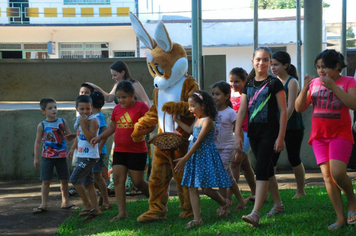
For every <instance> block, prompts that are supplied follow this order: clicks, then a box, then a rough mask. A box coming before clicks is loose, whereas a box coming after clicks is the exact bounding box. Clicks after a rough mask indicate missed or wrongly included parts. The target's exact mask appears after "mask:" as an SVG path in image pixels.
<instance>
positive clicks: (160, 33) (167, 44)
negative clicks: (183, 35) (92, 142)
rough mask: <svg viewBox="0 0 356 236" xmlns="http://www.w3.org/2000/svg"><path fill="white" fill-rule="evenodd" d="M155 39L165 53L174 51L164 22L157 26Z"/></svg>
mask: <svg viewBox="0 0 356 236" xmlns="http://www.w3.org/2000/svg"><path fill="white" fill-rule="evenodd" d="M155 39H156V41H157V44H158V46H160V47H161V48H162V49H163V51H165V52H170V51H172V48H173V43H172V41H171V39H170V37H169V35H168V32H167V29H166V27H165V26H164V24H163V23H162V21H160V22H158V24H157V26H156V30H155Z"/></svg>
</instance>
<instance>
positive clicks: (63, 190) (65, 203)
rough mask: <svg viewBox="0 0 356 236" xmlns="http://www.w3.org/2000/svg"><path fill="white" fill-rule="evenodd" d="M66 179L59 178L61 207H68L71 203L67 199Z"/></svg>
mask: <svg viewBox="0 0 356 236" xmlns="http://www.w3.org/2000/svg"><path fill="white" fill-rule="evenodd" d="M68 181H69V180H68V179H61V180H60V182H61V195H62V204H61V207H69V206H71V205H72V203H71V202H70V201H69V194H68V191H69V187H68Z"/></svg>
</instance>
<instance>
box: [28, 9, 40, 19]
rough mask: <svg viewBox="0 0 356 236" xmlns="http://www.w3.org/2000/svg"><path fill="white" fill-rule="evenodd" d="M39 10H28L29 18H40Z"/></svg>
mask: <svg viewBox="0 0 356 236" xmlns="http://www.w3.org/2000/svg"><path fill="white" fill-rule="evenodd" d="M38 15H39V14H38V8H26V16H27V17H38Z"/></svg>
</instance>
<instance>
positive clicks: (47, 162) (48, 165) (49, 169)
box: [40, 157, 69, 180]
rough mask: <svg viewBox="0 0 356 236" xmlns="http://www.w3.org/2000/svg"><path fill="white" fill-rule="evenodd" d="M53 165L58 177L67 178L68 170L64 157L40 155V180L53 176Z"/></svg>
mask: <svg viewBox="0 0 356 236" xmlns="http://www.w3.org/2000/svg"><path fill="white" fill-rule="evenodd" d="M54 167H56V172H57V176H58V179H69V170H68V164H67V159H66V158H44V157H42V167H41V177H40V180H51V179H52V178H53V168H54Z"/></svg>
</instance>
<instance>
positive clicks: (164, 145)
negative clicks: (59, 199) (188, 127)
mask: <svg viewBox="0 0 356 236" xmlns="http://www.w3.org/2000/svg"><path fill="white" fill-rule="evenodd" d="M165 117H166V112H165V113H164V115H163V133H160V134H157V135H156V136H154V137H153V138H151V139H150V140H148V143H149V144H151V143H152V144H153V145H155V146H156V147H158V148H159V149H161V150H175V149H178V148H179V146H180V145H181V144H182V143H183V142H185V141H186V139H185V138H184V137H183V136H182V135H180V134H178V133H176V132H175V131H176V130H175V128H174V121H173V119H172V123H173V132H166V131H165Z"/></svg>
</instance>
